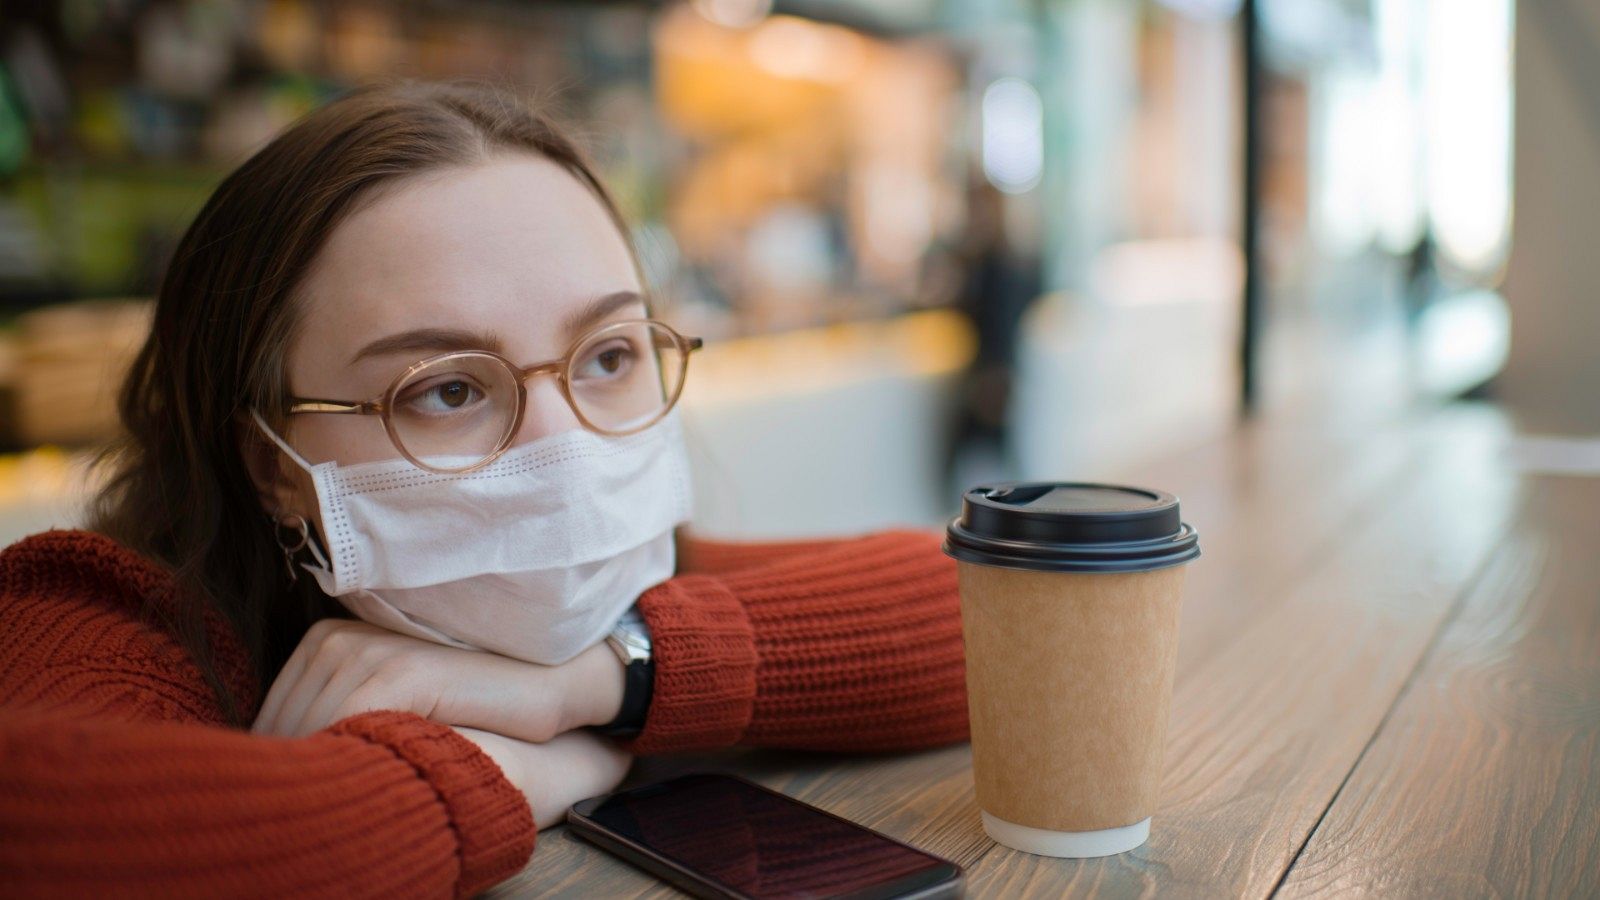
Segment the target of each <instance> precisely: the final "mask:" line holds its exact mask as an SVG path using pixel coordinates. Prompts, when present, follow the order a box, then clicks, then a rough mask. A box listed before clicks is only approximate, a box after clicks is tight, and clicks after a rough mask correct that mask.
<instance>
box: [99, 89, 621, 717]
mask: <svg viewBox="0 0 1600 900" xmlns="http://www.w3.org/2000/svg"><path fill="white" fill-rule="evenodd" d="M504 150H512V151H519V150H520V151H524V152H529V153H533V154H537V155H539V156H543V157H546V158H548V159H550V160H552V161H554V162H556V163H559V164H561V165H562V166H564V167H565V168H567V169H568V170H569V171H571V172H572V174H573V175H574V176H576V177H577V178H578V180H579V181H580V182H582V183H583V184H585V185H587V186H588V187H589V188H590V189H591V190H592V191H594V194H595V196H596V197H598V198H599V200H600V201H601V203H602V204H603V205H604V206H605V208H606V211H607V212H608V213H609V214H610V216H611V217H612V219H613V220H614V221H615V222H616V223H617V225H618V227H619V228H623V229H624V231H623V233H624V235H626V233H627V232H626V230H625V227H624V224H623V220H622V216H621V215H620V213H619V212H618V210H617V206H616V204H615V203H614V202H613V201H612V199H611V197H610V195H609V194H608V193H607V192H606V189H605V188H604V186H603V185H602V184H601V183H600V181H599V179H598V178H597V177H596V175H595V172H594V169H593V168H592V166H591V165H590V164H589V162H588V161H587V160H586V159H585V157H584V155H583V154H582V153H581V152H580V150H579V149H578V147H577V146H576V145H575V144H574V143H573V141H572V140H571V139H569V138H568V137H567V136H566V135H565V134H564V133H563V132H562V130H561V129H560V128H559V127H558V126H557V125H556V124H555V123H554V122H553V121H552V120H551V118H550V117H548V116H546V115H544V114H542V113H541V112H539V111H538V110H537V108H536V105H535V104H534V103H533V102H532V101H531V100H530V99H528V98H527V97H525V96H523V95H522V94H520V93H518V92H516V91H514V90H513V89H510V88H506V87H502V86H498V85H493V84H488V83H484V82H478V81H462V80H458V81H447V82H422V81H413V80H409V79H404V80H392V81H386V82H381V83H376V84H372V85H368V86H366V87H362V88H357V89H355V90H353V91H351V92H349V93H346V94H345V95H343V96H341V97H339V98H338V99H335V100H334V101H332V102H330V103H328V104H327V105H325V106H322V107H320V108H318V109H316V110H314V111H312V112H311V113H309V114H307V115H306V116H305V117H303V118H301V119H300V120H299V121H297V122H295V123H294V124H293V125H292V126H290V127H289V128H288V129H287V130H286V131H284V132H283V133H282V134H281V135H279V136H278V137H277V138H275V139H274V140H273V141H272V142H271V143H269V144H267V145H266V146H265V147H263V148H261V150H259V151H258V152H256V153H255V154H254V155H252V156H251V157H250V158H249V159H248V160H246V161H245V162H244V163H243V164H242V165H241V166H239V168H238V169H236V170H234V171H233V173H232V174H230V175H228V177H226V178H225V179H223V181H222V183H221V184H220V185H219V186H218V187H217V189H216V191H215V192H214V193H212V195H211V196H210V198H209V199H208V200H207V201H206V203H205V205H204V206H203V207H202V208H201V210H200V212H199V214H198V215H197V216H196V217H195V220H194V222H193V223H192V224H190V226H189V229H188V231H186V232H185V233H184V235H183V239H182V240H181V241H180V242H179V244H178V246H177V248H176V249H175V251H174V253H173V257H172V260H171V262H170V263H169V264H168V267H167V269H166V272H165V274H164V276H163V278H162V281H161V286H160V288H159V290H158V291H157V295H156V304H155V317H154V322H153V324H152V325H151V329H150V336H149V338H148V339H147V340H146V342H145V344H144V346H143V348H142V349H141V350H140V352H139V355H138V357H137V359H136V360H135V362H134V365H133V369H132V371H131V372H130V373H129V375H128V379H127V381H126V383H125V384H124V385H123V387H122V392H121V395H120V398H119V404H120V414H121V418H122V424H123V426H124V428H125V430H126V435H125V437H124V438H123V439H122V440H121V441H120V442H119V443H118V444H117V445H116V446H114V447H113V448H111V449H110V450H109V451H108V453H107V454H106V456H105V457H104V458H103V462H104V463H105V464H106V465H107V466H108V467H109V468H110V470H111V473H110V478H109V480H108V482H107V484H106V486H105V488H104V489H103V490H102V491H101V493H100V495H99V497H98V498H97V501H96V504H95V508H94V511H93V515H92V527H93V528H95V529H96V530H98V531H101V532H103V533H105V534H107V535H110V536H111V537H113V538H115V539H117V540H118V541H121V542H122V543H124V544H125V545H127V546H129V547H132V548H133V549H135V550H138V551H140V552H142V553H144V554H145V555H147V556H149V557H151V558H153V559H155V560H157V561H159V562H162V563H165V564H166V565H168V566H170V567H171V569H172V571H173V573H174V575H175V578H176V592H177V596H176V597H175V598H173V604H172V606H171V607H170V608H172V609H175V610H176V614H175V615H172V616H164V617H163V618H165V619H166V620H167V621H165V623H164V624H165V626H166V627H167V628H169V629H170V630H171V631H172V632H173V633H174V634H175V636H176V637H177V638H178V640H179V641H181V642H182V644H183V645H184V646H185V647H186V648H187V649H188V650H189V652H190V653H191V654H192V655H193V657H194V659H195V660H196V662H197V663H198V665H199V666H200V669H201V671H202V673H203V674H204V675H205V677H206V679H207V681H208V682H209V683H210V684H211V686H212V688H213V689H214V690H215V691H216V692H217V694H218V696H219V698H220V700H221V702H222V704H223V707H224V709H225V710H226V711H227V713H228V715H229V717H230V718H231V719H233V720H234V721H235V722H236V723H240V724H242V723H243V722H244V721H245V718H244V717H245V715H246V714H247V713H246V711H245V709H244V707H245V706H246V705H247V704H248V703H249V702H250V701H249V700H248V699H246V698H240V697H235V696H233V695H232V693H231V691H230V690H229V689H228V687H227V686H226V684H225V683H224V681H223V679H222V678H221V677H220V676H219V674H218V668H217V664H216V657H215V648H213V647H211V646H210V642H209V640H208V639H207V636H206V629H205V625H204V623H205V619H206V616H207V615H208V610H212V611H215V612H220V613H221V614H222V615H223V616H224V617H225V618H226V619H227V620H228V622H229V623H230V624H231V625H232V626H233V627H234V629H235V630H236V631H237V632H238V633H239V634H240V635H241V636H242V638H243V640H244V644H245V646H246V647H247V649H248V650H249V652H250V655H251V661H252V663H253V665H254V667H255V670H256V672H257V675H258V677H259V679H260V684H261V687H262V688H263V689H265V687H266V685H267V684H269V683H270V679H271V678H272V677H273V676H274V675H275V674H276V672H277V670H278V669H279V668H280V667H282V665H283V662H284V661H285V660H286V659H287V658H288V656H289V654H290V653H291V652H292V651H293V649H294V647H295V645H296V644H298V643H299V641H300V638H301V637H302V636H303V635H304V634H305V631H306V629H307V628H309V627H310V625H311V623H312V622H314V621H316V620H317V619H319V618H323V617H326V616H328V615H335V614H338V607H337V606H336V604H334V603H333V602H332V601H331V600H329V598H327V597H326V596H324V595H323V594H322V593H321V591H320V590H319V589H318V588H317V586H316V584H315V582H314V580H313V579H311V578H307V577H301V578H299V579H297V580H292V579H291V578H290V577H289V571H288V569H287V567H286V566H285V564H284V558H283V555H282V552H281V551H280V550H279V547H278V544H277V541H276V537H275V534H274V526H273V524H272V522H271V520H270V518H269V517H268V516H267V515H266V514H265V511H263V510H262V508H261V504H260V501H259V499H258V496H257V493H256V490H255V487H254V485H253V484H252V482H251V479H250V476H249V474H248V472H247V469H246V465H245V461H244V458H243V454H242V453H241V448H240V445H239V440H240V434H241V430H240V429H239V427H238V423H239V421H241V416H242V415H244V414H246V411H247V410H248V409H249V408H251V407H252V406H253V407H255V408H256V409H258V410H260V411H261V414H262V416H263V418H265V419H266V420H267V422H268V423H269V424H270V425H271V426H272V427H273V428H274V429H278V430H279V431H280V433H282V431H281V429H282V427H283V424H284V421H283V420H284V416H283V410H284V403H285V399H284V398H285V397H286V395H287V389H286V385H285V374H284V359H285V355H286V349H287V347H288V345H289V342H290V339H291V337H292V336H293V334H294V330H295V324H296V315H295V313H296V306H297V304H296V302H295V292H296V290H297V286H298V285H299V283H300V281H301V280H302V278H303V276H304V275H305V273H306V272H307V271H308V269H309V267H310V265H311V263H312V260H313V259H314V258H315V257H316V255H317V252H318V250H319V249H320V248H321V246H322V245H323V243H324V242H325V241H326V240H327V238H328V236H329V235H330V234H331V233H332V232H333V230H334V228H335V227H337V225H338V224H339V223H340V222H341V221H342V220H343V219H344V217H345V216H347V215H349V214H350V213H351V212H352V211H353V210H354V209H355V208H356V206H357V203H358V200H360V199H362V198H367V197H370V196H372V194H373V190H374V188H375V187H377V186H379V185H383V184H386V183H392V182H394V181H396V180H397V179H399V178H402V177H404V176H409V175H413V174H416V173H419V172H425V171H429V170H436V169H441V168H447V167H452V166H463V165H472V164H474V163H477V162H481V161H483V160H485V159H487V158H488V157H489V156H491V155H492V154H495V153H497V152H501V151H504ZM630 247H631V242H630ZM635 265H636V266H637V265H638V263H637V260H636V261H635ZM146 612H147V614H148V615H152V616H153V615H155V610H154V609H153V608H152V609H149V610H147V611H146Z"/></svg>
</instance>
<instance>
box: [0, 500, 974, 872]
mask: <svg viewBox="0 0 1600 900" xmlns="http://www.w3.org/2000/svg"><path fill="white" fill-rule="evenodd" d="M938 543H939V540H938V537H937V536H936V535H934V534H931V533H927V532H920V531H907V530H896V531H884V532H878V533H875V534H869V535H865V536H861V537H854V538H843V539H835V540H821V541H782V542H760V543H722V542H715V541H708V540H703V539H698V538H693V537H688V536H686V540H684V541H683V543H682V544H681V553H680V556H679V574H678V575H677V576H675V577H674V578H672V579H671V580H669V581H666V582H664V583H662V584H660V585H657V586H656V587H654V588H651V589H650V590H649V591H647V592H646V593H645V594H644V595H643V596H641V597H640V600H639V603H640V608H641V610H642V612H643V614H644V617H645V619H646V620H647V621H648V623H649V626H650V630H651V635H652V639H653V643H654V647H655V660H656V686H655V694H654V698H653V700H652V704H651V709H650V713H649V717H648V720H647V722H646V724H645V728H644V731H643V733H642V734H641V735H640V736H639V737H638V738H637V739H635V740H634V741H632V742H631V749H633V750H634V751H635V752H641V753H648V752H658V751H668V750H688V749H698V748H712V747H725V746H730V745H734V744H746V745H756V746H782V747H790V748H811V749H826V750H844V751H884V750H899V749H910V748H917V747H926V746H932V745H937V744H942V743H951V742H955V741H961V740H965V739H966V736H967V715H966V695H965V693H964V683H963V677H964V673H963V668H962V658H961V625H960V617H959V610H958V605H957V599H956V577H955V567H954V563H953V561H952V560H950V559H949V558H947V557H945V556H944V555H943V554H942V553H941V552H940V550H939V546H938ZM170 585H171V582H170V579H169V577H168V575H167V574H166V572H165V571H164V570H163V569H162V568H161V567H159V566H157V565H155V564H153V563H151V562H150V561H148V560H146V559H145V558H143V557H141V556H139V555H137V554H135V553H133V552H132V551H130V550H128V549H127V548H125V547H123V546H122V545H120V544H118V543H116V542H114V541H112V540H111V539H109V538H106V537H104V536H101V535H97V534H92V533H89V532H83V531H49V532H45V533H43V534H37V535H34V536H32V537H29V538H26V539H24V540H22V541H19V542H17V543H16V544H13V545H12V546H10V547H9V548H7V549H6V550H5V551H4V552H0V893H4V894H6V895H8V896H10V895H16V894H43V893H49V894H53V895H59V894H62V893H70V894H80V895H93V896H102V895H107V894H142V895H161V896H206V897H212V896H220V895H227V896H239V895H263V896H296V897H308V896H309V897H324V896H326V897H350V896H358V895H360V896H366V895H374V896H375V895H383V896H393V895H397V894H404V895H408V896H410V895H428V896H440V895H453V896H457V897H460V896H465V895H471V894H473V893H476V892H478V891H480V890H482V889H484V888H487V887H489V886H490V885H493V884H495V883H496V882H499V881H501V880H502V879H505V878H506V877H508V876H510V875H512V874H514V873H516V872H517V871H518V870H519V869H520V868H521V867H522V866H523V865H525V864H526V863H527V861H528V859H529V856H530V854H532V852H533V847H534V835H535V829H534V825H533V817H532V813H531V810H530V809H529V807H528V803H527V800H526V799H525V798H524V797H523V795H522V794H521V792H519V791H518V790H516V789H515V788H514V787H512V785H511V783H510V782H508V781H507V780H506V779H505V778H504V777H503V776H502V775H501V773H500V770H499V768H498V767H497V766H496V765H495V763H494V762H493V761H491V760H490V759H489V757H488V756H486V755H485V754H484V753H482V752H481V751H480V750H478V749H477V747H476V745H474V744H472V743H471V742H470V741H468V740H466V739H465V738H463V737H461V736H459V735H457V734H456V733H455V732H454V731H452V730H451V729H449V728H448V727H446V726H444V725H440V724H437V723H434V722H430V721H428V720H426V719H423V718H420V717H418V716H416V715H413V714H411V713H400V712H369V713H364V714H362V715H358V716H352V717H351V718H348V719H345V720H343V721H341V722H338V723H336V724H334V725H333V726H331V727H329V728H327V729H325V730H323V731H321V732H318V733H316V734H313V735H311V736H309V737H305V738H297V739H289V738H276V737H265V736H259V735H254V734H251V733H249V732H246V731H241V730H238V729H235V728H229V727H226V726H225V725H224V724H223V722H224V718H223V715H222V712H221V709H220V708H219V706H218V703H217V700H216V698H215V697H214V696H213V695H212V692H211V691H210V690H209V689H208V688H207V686H206V684H205V682H204V680H203V679H202V678H201V676H200V673H199V670H198V669H197V668H196V667H195V665H194V664H193V662H192V661H191V660H190V658H189V657H188V656H187V655H186V654H185V653H184V651H183V650H182V649H181V648H180V646H179V645H178V644H177V642H176V641H174V640H173V639H172V638H171V637H170V636H169V635H168V634H167V633H165V632H164V631H163V630H162V629H161V628H160V627H159V626H155V625H151V624H148V623H146V622H143V621H141V619H140V618H139V616H138V610H139V609H140V608H141V607H142V606H143V605H144V604H145V603H146V601H150V602H152V603H155V604H156V608H157V609H159V606H160V602H161V601H160V598H161V597H162V596H164V594H166V593H168V592H169V591H168V589H169V588H170ZM213 640H214V641H215V642H216V644H217V646H218V647H219V659H220V661H221V669H222V673H223V677H224V678H225V679H227V680H228V682H229V683H230V685H232V686H234V687H235V689H236V690H238V691H239V692H240V694H241V696H245V697H253V698H256V700H255V701H254V702H257V703H259V698H260V686H259V685H257V684H255V683H254V679H253V677H252V675H251V673H250V668H249V665H248V662H247V659H246V655H245V652H244V649H243V647H242V646H241V645H240V643H239V639H238V638H237V636H236V635H234V634H232V633H231V632H230V631H229V630H228V629H227V628H226V627H223V626H221V625H217V626H215V627H214V628H213Z"/></svg>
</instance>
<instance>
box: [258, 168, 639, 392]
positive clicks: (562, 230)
mask: <svg viewBox="0 0 1600 900" xmlns="http://www.w3.org/2000/svg"><path fill="white" fill-rule="evenodd" d="M638 289H639V283H638V279H637V276H636V274H635V272H634V269H633V264H632V260H631V257H630V256H629V254H628V249H627V244H626V243H625V240H624V238H623V236H622V234H621V233H620V231H619V230H618V228H617V226H616V224H615V223H614V222H613V221H612V220H611V218H610V217H609V216H608V215H607V214H606V212H605V208H604V207H603V206H602V205H601V203H600V201H599V199H598V198H597V197H596V196H595V195H594V193H593V192H592V191H591V190H590V189H589V188H588V187H586V186H585V185H583V184H582V183H580V182H579V181H578V179H577V178H576V177H575V176H574V175H572V174H571V173H570V172H568V171H567V170H566V169H564V168H563V167H561V166H560V165H558V164H556V163H554V162H551V161H550V160H548V159H544V158H542V157H535V156H532V155H514V156H502V157H497V158H495V159H493V160H491V161H489V162H485V163H482V164H478V165H474V166H471V167H466V168H453V169H446V170H441V171H436V172H429V173H426V174H423V175H418V176H412V177H409V178H405V179H403V180H401V181H399V182H396V183H394V184H389V185H384V186H383V187H382V188H381V189H380V192H379V193H377V194H376V195H374V196H373V197H372V198H371V199H370V200H369V201H368V202H366V203H364V204H363V205H362V206H360V208H358V209H357V210H356V211H355V212H354V213H352V214H351V215H350V216H349V217H347V218H346V219H345V220H344V221H343V222H341V223H340V224H339V226H338V227H337V228H335V230H334V232H333V233H332V234H331V235H330V236H329V238H328V240H327V242H326V243H325V244H324V246H323V248H322V250H321V252H320V253H319V254H318V256H317V259H316V261H315V262H314V263H313V266H312V269H311V271H310V272H308V274H307V277H306V279H305V281H304V282H303V284H302V287H301V298H300V299H301V302H302V303H303V307H302V310H301V321H300V324H301V328H300V329H299V335H298V337H297V339H296V341H295V347H294V348H293V349H292V350H291V354H290V355H291V360H293V359H294V358H296V357H302V358H317V359H320V360H321V361H322V362H324V363H328V362H332V361H334V360H337V361H338V362H339V363H340V364H342V363H343V362H344V361H346V360H348V359H349V357H350V354H352V353H354V352H355V350H356V349H357V348H359V347H361V346H362V345H364V344H365V343H366V342H368V341H371V340H374V339H376V338H380V337H383V336H385V335H388V334H392V333H394V332H398V331H403V330H407V329H414V328H427V327H453V328H466V329H471V330H482V331H490V332H494V333H496V334H499V335H500V336H501V337H502V338H503V339H504V340H505V343H506V346H507V349H508V351H509V350H513V349H517V350H520V351H521V352H546V351H548V349H549V348H548V347H547V346H545V345H546V344H547V343H548V342H549V341H550V340H555V339H556V338H557V337H558V336H557V335H556V334H555V328H556V323H558V322H559V321H560V319H561V316H562V314H563V313H565V312H566V311H567V310H569V309H571V308H573V307H575V306H578V305H580V304H582V303H584V302H585V301H588V300H591V299H593V298H594V297H597V296H600V295H603V294H607V293H612V292H615V291H621V290H638ZM547 339H548V340H547ZM558 343H559V342H558Z"/></svg>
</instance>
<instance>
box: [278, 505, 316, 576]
mask: <svg viewBox="0 0 1600 900" xmlns="http://www.w3.org/2000/svg"><path fill="white" fill-rule="evenodd" d="M286 533H287V534H288V535H289V536H290V537H291V539H290V540H285V534H286ZM272 536H273V539H274V540H276V541H277V542H278V549H279V550H282V551H283V565H284V568H286V569H288V570H289V580H290V581H299V580H300V573H299V572H298V571H297V570H296V569H295V567H294V555H295V554H296V553H299V552H300V551H301V550H304V549H305V546H306V545H307V544H309V543H311V526H310V525H309V524H307V523H306V519H305V516H302V515H298V514H296V513H281V512H280V513H274V514H273V516H272Z"/></svg>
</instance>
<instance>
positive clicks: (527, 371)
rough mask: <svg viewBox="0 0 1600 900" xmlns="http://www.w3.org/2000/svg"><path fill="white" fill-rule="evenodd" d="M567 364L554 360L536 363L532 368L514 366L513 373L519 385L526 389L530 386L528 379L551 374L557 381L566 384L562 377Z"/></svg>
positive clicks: (564, 361) (563, 361)
mask: <svg viewBox="0 0 1600 900" xmlns="http://www.w3.org/2000/svg"><path fill="white" fill-rule="evenodd" d="M565 363H566V360H561V359H552V360H550V361H548V362H542V363H534V364H533V365H531V366H516V365H513V366H512V367H511V371H512V373H513V374H514V375H516V378H517V384H519V385H521V386H523V387H524V388H526V387H527V385H528V379H530V378H532V377H533V376H535V375H545V374H550V375H554V376H556V380H557V381H563V382H564V381H565V380H566V379H565V378H564V377H563V376H562V368H563V366H564V364H565Z"/></svg>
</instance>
